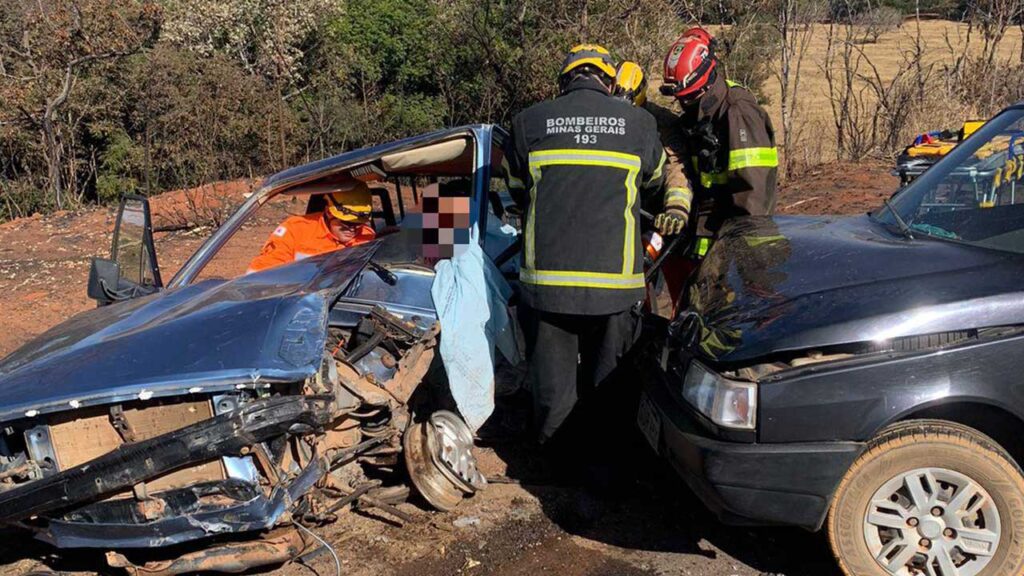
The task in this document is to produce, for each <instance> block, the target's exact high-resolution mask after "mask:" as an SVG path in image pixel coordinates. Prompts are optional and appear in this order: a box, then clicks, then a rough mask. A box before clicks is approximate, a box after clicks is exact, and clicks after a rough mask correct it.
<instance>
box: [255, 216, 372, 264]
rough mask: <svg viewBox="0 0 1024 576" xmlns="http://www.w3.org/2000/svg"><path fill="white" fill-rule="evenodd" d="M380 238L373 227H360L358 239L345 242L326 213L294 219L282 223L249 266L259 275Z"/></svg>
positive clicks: (294, 217)
mask: <svg viewBox="0 0 1024 576" xmlns="http://www.w3.org/2000/svg"><path fill="white" fill-rule="evenodd" d="M376 236H377V234H376V232H374V231H373V228H371V227H369V226H367V225H366V224H360V225H359V228H358V229H357V230H356V236H355V238H353V239H352V240H351V241H349V242H342V241H340V240H338V238H337V237H336V236H335V235H334V234H332V233H331V230H330V229H329V228H328V227H327V223H326V222H325V221H324V215H323V213H322V212H317V213H314V214H306V215H304V216H291V217H289V218H288V219H286V220H285V221H284V222H282V223H281V225H280V226H278V227H277V229H276V230H274V232H273V233H272V234H271V235H270V238H268V239H267V243H266V244H264V245H263V249H262V250H260V254H259V256H257V257H256V258H253V260H252V262H250V263H249V270H248V271H247V272H246V273H249V272H258V271H260V270H266V269H267V268H273V267H274V266H280V265H281V264H288V263H289V262H294V261H296V260H302V259H303V258H309V257H310V256H316V255H317V254H323V253H324V252H331V251H332V250H340V249H342V248H349V247H351V246H358V245H359V244H365V243H367V242H369V241H370V240H373V239H374V238H375V237H376Z"/></svg>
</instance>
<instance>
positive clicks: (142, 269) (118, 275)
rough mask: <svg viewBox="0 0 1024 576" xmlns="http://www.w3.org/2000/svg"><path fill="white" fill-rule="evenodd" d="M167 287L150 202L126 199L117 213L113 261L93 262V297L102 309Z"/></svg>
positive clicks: (132, 197) (139, 199)
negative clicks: (155, 245)
mask: <svg viewBox="0 0 1024 576" xmlns="http://www.w3.org/2000/svg"><path fill="white" fill-rule="evenodd" d="M162 287H163V281H162V280H161V278H160V267H159V265H157V260H156V248H155V247H154V246H153V225H152V220H151V218H150V213H149V200H147V199H146V198H144V197H142V196H125V197H124V198H123V199H122V200H121V206H120V208H119V209H118V211H117V223H116V224H115V225H114V240H113V243H112V244H111V247H110V258H109V259H105V258H93V260H92V268H91V269H90V270H89V285H88V294H89V297H90V298H92V299H93V300H96V302H97V303H98V304H99V305H100V306H104V305H106V304H110V303H111V302H117V301H120V300H128V299H130V298H135V297H137V296H143V295H146V294H152V293H154V292H156V291H157V290H159V289H160V288H162Z"/></svg>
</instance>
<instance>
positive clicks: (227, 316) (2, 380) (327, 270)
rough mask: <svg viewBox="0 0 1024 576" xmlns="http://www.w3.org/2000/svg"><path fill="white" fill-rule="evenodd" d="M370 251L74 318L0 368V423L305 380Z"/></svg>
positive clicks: (354, 251) (357, 250) (174, 292)
mask: <svg viewBox="0 0 1024 576" xmlns="http://www.w3.org/2000/svg"><path fill="white" fill-rule="evenodd" d="M377 246H378V243H376V242H374V243H370V244H366V245H363V246H358V247H355V248H350V249H347V250H342V251H337V252H332V253H328V254H323V255H321V256H317V257H314V258H307V259H305V260H301V261H298V262H295V263H293V264H289V265H286V266H281V267H278V268H273V269H270V270H267V271H264V272H260V273H256V274H250V275H247V276H242V277H239V278H236V279H234V280H230V281H215V280H214V281H206V282H200V283H198V284H195V285H192V286H186V287H183V288H179V289H173V290H167V291H164V292H161V293H158V294H155V295H152V296H148V297H143V298H139V299H137V300H132V301H128V302H124V303H121V304H114V305H111V306H106V307H103V308H97V309H95V310H90V311H87V312H83V313H81V314H79V315H77V316H75V317H74V318H72V319H70V320H68V321H67V322H65V323H63V324H61V325H59V326H57V327H55V328H53V329H52V330H50V331H48V332H46V333H44V334H43V335H41V336H39V337H38V338H36V339H34V340H33V341H31V342H29V343H28V344H26V345H25V346H23V347H22V348H20V349H19V350H17V351H15V352H14V353H12V354H11V355H10V356H8V357H7V358H5V359H4V360H3V361H2V362H0V421H3V420H11V419H15V418H20V417H33V416H35V415H37V414H41V413H46V412H55V411H60V410H67V409H74V408H79V407H82V406H88V405H94V404H103V403H109V402H120V401H125V400H132V399H138V400H146V399H149V398H151V397H159V396H169V395H175V394H182V393H208V392H215V391H223V390H230V389H242V388H260V387H263V386H267V385H269V384H271V383H274V382H295V381H299V380H303V379H305V378H306V377H308V376H310V375H312V374H314V373H315V372H316V370H317V369H318V367H319V365H320V360H321V356H322V350H323V346H324V342H325V339H326V327H327V313H328V306H329V303H330V301H331V300H332V299H333V298H334V296H335V295H336V294H338V293H340V292H341V291H343V290H344V289H345V288H346V287H347V286H348V284H349V282H351V280H352V278H353V277H355V276H356V275H357V274H358V273H359V271H360V270H361V269H362V268H363V266H364V265H365V263H366V261H367V260H369V259H370V257H371V256H372V255H373V253H374V252H375V250H376V249H377Z"/></svg>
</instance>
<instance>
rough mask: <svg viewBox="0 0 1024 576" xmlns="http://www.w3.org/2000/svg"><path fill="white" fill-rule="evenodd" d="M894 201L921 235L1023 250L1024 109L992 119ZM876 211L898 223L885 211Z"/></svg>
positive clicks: (913, 229)
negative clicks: (1023, 111) (1023, 110)
mask: <svg viewBox="0 0 1024 576" xmlns="http://www.w3.org/2000/svg"><path fill="white" fill-rule="evenodd" d="M893 205H894V206H895V207H896V210H897V211H898V212H899V213H900V215H901V216H902V218H903V220H904V221H905V222H906V223H907V225H908V226H909V227H910V229H911V230H912V232H913V233H914V234H916V235H923V236H928V237H931V238H938V239H944V240H951V241H959V242H965V243H969V244H975V245H978V246H984V247H988V248H996V249H1000V250H1008V251H1013V252H1024V113H1022V111H1020V110H1010V111H1008V112H1004V113H1003V114H1000V115H999V116H997V117H995V118H994V119H992V120H991V121H990V122H989V123H987V124H986V125H985V126H984V127H983V128H982V129H980V130H979V131H978V132H977V133H975V134H974V135H973V136H971V137H970V138H968V139H967V140H965V141H964V142H963V143H962V144H960V146H958V147H957V149H954V150H953V151H952V152H950V154H949V155H948V156H947V157H946V158H944V159H943V160H942V161H940V162H938V163H936V164H935V166H933V167H932V168H931V169H930V170H928V171H927V172H926V173H925V174H924V175H922V177H921V178H919V179H918V180H917V181H915V182H914V183H913V184H911V185H910V186H908V187H907V188H905V189H904V190H903V191H901V192H900V193H899V194H898V195H897V196H896V197H895V198H894V199H893ZM876 216H877V217H878V218H879V220H881V221H883V222H887V223H891V224H896V222H895V218H893V217H892V215H891V214H889V213H887V211H885V210H881V211H879V212H878V213H877V214H876Z"/></svg>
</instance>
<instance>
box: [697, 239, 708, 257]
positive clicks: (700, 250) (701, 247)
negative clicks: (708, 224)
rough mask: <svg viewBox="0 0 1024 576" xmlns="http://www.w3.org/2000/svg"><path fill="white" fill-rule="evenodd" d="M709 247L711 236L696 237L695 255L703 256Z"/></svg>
mask: <svg viewBox="0 0 1024 576" xmlns="http://www.w3.org/2000/svg"><path fill="white" fill-rule="evenodd" d="M709 249H711V238H705V237H703V236H702V237H700V238H697V249H696V251H697V256H701V257H703V256H704V255H705V254H707V253H708V250H709Z"/></svg>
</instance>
